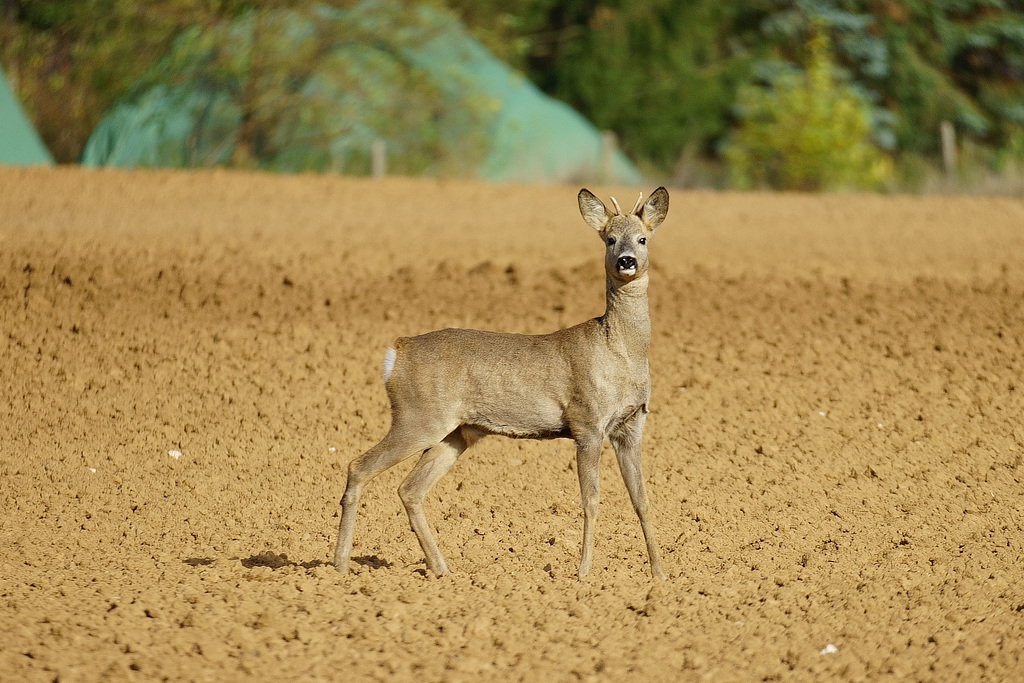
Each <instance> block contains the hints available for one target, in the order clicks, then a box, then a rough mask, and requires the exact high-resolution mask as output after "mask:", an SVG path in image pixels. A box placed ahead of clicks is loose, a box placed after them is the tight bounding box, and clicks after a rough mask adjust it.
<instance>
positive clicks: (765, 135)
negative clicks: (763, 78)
mask: <svg viewBox="0 0 1024 683" xmlns="http://www.w3.org/2000/svg"><path fill="white" fill-rule="evenodd" d="M739 110H740V113H741V116H742V122H741V124H740V126H739V128H738V129H737V130H736V132H735V133H734V135H733V136H732V139H731V140H730V142H729V144H728V145H727V147H726V150H725V158H726V161H727V163H728V165H729V169H730V171H731V173H732V177H733V184H734V186H735V187H738V188H751V187H771V188H779V189H789V190H843V189H859V188H879V187H882V186H883V185H884V184H885V182H886V181H887V180H889V178H890V175H891V174H890V172H889V167H888V165H887V163H886V162H885V160H884V159H883V157H882V155H881V154H880V153H879V151H878V148H877V147H876V146H875V145H874V144H873V143H872V140H871V121H870V109H869V107H868V104H867V102H865V101H864V99H863V98H862V96H861V95H859V94H858V93H857V92H855V91H854V90H853V89H851V88H850V87H849V85H847V84H845V83H843V82H841V81H840V80H839V79H838V78H837V76H836V69H835V65H834V63H833V61H832V56H831V50H830V46H829V40H828V37H827V36H826V35H825V34H824V33H823V32H821V31H817V32H815V33H814V34H812V36H811V39H810V41H809V43H808V55H807V59H806V63H805V68H804V70H803V71H802V72H796V71H791V72H786V73H782V74H780V75H779V76H778V77H777V78H776V79H775V81H774V83H772V85H771V87H756V86H746V87H745V88H743V89H742V90H741V92H740V97H739Z"/></svg>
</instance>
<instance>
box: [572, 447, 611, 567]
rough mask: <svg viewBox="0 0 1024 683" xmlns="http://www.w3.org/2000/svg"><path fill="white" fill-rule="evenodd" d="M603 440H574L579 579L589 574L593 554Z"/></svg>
mask: <svg viewBox="0 0 1024 683" xmlns="http://www.w3.org/2000/svg"><path fill="white" fill-rule="evenodd" d="M603 443H604V439H603V438H602V437H600V436H598V435H590V436H587V437H585V438H577V440H576V474H578V475H579V478H580V504H581V505H582V506H583V552H582V554H581V555H580V570H579V574H578V575H577V576H578V577H579V578H580V579H582V578H583V577H584V576H586V575H587V573H588V572H590V563H591V560H592V557H593V552H594V529H595V528H596V526H597V505H598V502H599V499H600V492H599V487H600V470H601V467H600V466H601V446H602V445H603Z"/></svg>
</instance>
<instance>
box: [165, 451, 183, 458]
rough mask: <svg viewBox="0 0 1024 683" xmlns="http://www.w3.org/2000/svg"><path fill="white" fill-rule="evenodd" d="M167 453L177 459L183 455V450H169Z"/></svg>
mask: <svg viewBox="0 0 1024 683" xmlns="http://www.w3.org/2000/svg"><path fill="white" fill-rule="evenodd" d="M167 455H169V456H171V457H172V458H174V459H175V460H177V459H178V458H180V457H181V451H167Z"/></svg>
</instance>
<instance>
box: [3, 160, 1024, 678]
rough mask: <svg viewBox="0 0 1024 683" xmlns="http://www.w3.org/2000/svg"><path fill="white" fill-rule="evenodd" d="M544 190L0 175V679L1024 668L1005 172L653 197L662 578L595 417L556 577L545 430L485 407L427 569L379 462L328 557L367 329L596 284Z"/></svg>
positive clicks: (368, 378) (586, 246)
mask: <svg viewBox="0 0 1024 683" xmlns="http://www.w3.org/2000/svg"><path fill="white" fill-rule="evenodd" d="M576 189H577V188H569V187H500V186H493V185H481V184H474V183H461V182H432V181H413V180H400V179H394V180H387V181H377V182H374V181H369V180H365V181H364V180H351V179H337V178H324V177H311V176H309V177H289V178H281V177H273V176H265V175H247V174H237V173H225V172H211V173H165V172H134V173H127V172H115V171H85V170H79V169H69V168H58V169H55V170H13V169H6V170H0V302H2V304H0V305H2V307H0V335H2V336H0V500H2V505H3V508H2V509H3V515H2V517H0V549H2V559H0V578H2V582H0V598H2V599H0V639H2V645H0V672H4V673H3V676H2V677H3V678H4V680H29V681H50V680H55V679H59V680H61V681H76V680H81V681H94V680H102V679H105V678H109V679H114V680H136V679H138V680H154V679H171V680H207V679H208V680H215V681H222V680H241V679H249V678H256V679H260V680H273V679H286V680H297V679H301V680H309V679H324V680H330V679H333V680H346V681H348V680H360V679H371V678H386V679H388V680H410V679H414V678H415V679H416V680H428V681H429V680H453V681H460V680H465V681H470V680H479V679H480V678H482V677H485V678H487V679H498V680H505V679H527V680H548V679H555V680H573V679H576V678H582V679H588V680H590V679H593V680H617V679H626V678H634V677H640V676H643V677H646V678H648V679H651V680H689V679H698V678H703V677H709V678H711V679H713V680H757V679H762V678H763V679H773V678H783V679H785V680H823V679H833V678H836V679H844V680H847V679H848V680H859V679H879V678H890V677H892V676H893V675H908V676H911V677H912V678H914V679H917V680H950V679H953V678H957V677H963V678H966V679H969V680H980V679H990V680H1009V679H1011V678H1014V677H1015V676H1020V668H1019V667H1020V662H1021V659H1022V656H1024V569H1022V567H1024V549H1022V548H1024V512H1022V510H1024V462H1022V456H1024V422H1022V416H1024V400H1022V397H1024V346H1022V344H1024V202H1021V201H1013V200H1001V199H971V198H938V197H933V198H910V197H889V198H884V197H875V196H801V195H783V196H779V195H758V194H717V193H686V192H675V193H673V196H672V208H671V211H670V212H669V217H668V220H667V221H666V223H665V225H664V226H663V227H662V228H661V230H659V232H658V235H657V236H656V237H655V239H654V240H653V241H652V243H651V246H652V249H651V253H652V259H653V261H654V266H653V271H652V285H651V308H652V318H653V325H654V340H653V345H652V349H651V368H652V379H653V392H654V393H653V401H652V407H653V413H652V414H651V416H650V419H649V421H648V423H647V425H648V426H647V433H646V440H645V464H646V477H647V480H648V484H649V490H650V493H651V499H652V501H651V502H652V508H653V509H652V513H653V519H654V521H655V522H656V526H657V529H658V531H659V534H660V542H661V547H662V549H663V553H664V556H665V564H666V569H667V570H668V572H669V575H670V579H669V580H668V581H667V582H663V583H662V582H654V581H652V579H650V578H649V573H648V565H647V558H646V552H645V550H644V546H643V542H642V539H641V538H640V533H639V525H638V524H637V522H636V519H635V516H634V514H633V512H632V510H631V509H630V507H629V504H628V501H627V497H626V494H625V488H624V486H623V485H622V483H621V480H620V478H619V475H618V472H617V471H616V469H615V464H614V458H613V457H608V456H610V451H609V452H606V457H605V461H604V463H603V464H602V481H603V487H604V488H603V494H604V495H603V500H602V503H601V519H600V523H599V527H598V534H597V547H596V558H595V566H594V570H593V572H592V574H591V575H590V576H589V577H588V578H587V579H586V580H585V581H583V582H582V583H580V582H577V581H576V578H575V569H576V564H577V562H578V559H579V558H578V553H579V546H580V540H581V536H582V530H581V528H582V515H581V512H580V510H579V499H578V491H577V483H576V476H575V473H574V471H573V448H572V444H571V443H570V442H569V441H564V440H563V441H547V442H534V441H512V440H507V439H501V438H497V437H494V438H488V439H485V440H484V441H483V442H482V443H480V444H478V445H477V446H475V447H474V448H473V449H471V450H470V451H469V452H468V453H467V454H466V455H465V456H463V458H462V459H461V460H460V462H459V463H458V464H457V465H456V466H455V468H454V469H453V470H452V472H451V473H450V474H449V475H448V476H447V477H446V478H445V479H443V480H442V481H441V483H440V484H438V486H437V487H436V489H435V490H434V492H432V494H431V496H430V498H429V502H428V511H427V512H428V516H429V517H430V519H431V522H432V524H434V525H435V527H436V529H437V531H438V536H439V541H440V544H441V548H442V550H443V552H444V553H445V555H446V557H447V560H448V563H449V565H450V566H451V568H452V570H453V574H452V575H450V576H448V577H445V578H443V579H435V578H433V577H432V576H427V575H426V572H425V571H424V564H423V559H422V554H421V551H420V549H419V546H418V545H417V543H416V541H415V538H414V536H413V534H412V533H411V531H409V529H408V526H407V522H406V518H405V513H404V511H403V509H402V507H401V504H400V502H399V499H398V496H397V494H396V488H397V486H398V484H399V482H400V481H401V479H402V477H403V476H404V473H405V472H407V471H408V469H409V468H410V467H411V464H412V463H411V462H408V463H403V465H400V466H399V467H396V468H395V469H394V470H393V471H390V472H387V473H386V474H384V475H382V476H381V477H380V478H379V479H378V480H376V481H375V482H374V483H373V484H372V485H371V486H370V488H369V490H368V492H367V494H366V495H365V497H364V501H365V505H364V507H363V509H362V510H361V513H360V515H361V516H360V518H359V522H358V526H357V532H356V546H355V549H354V552H353V556H354V561H353V563H352V567H353V569H354V572H355V573H354V574H350V575H348V576H340V575H339V574H337V572H335V571H334V568H333V566H331V565H330V563H329V559H330V557H331V553H332V552H333V543H334V535H335V531H336V525H337V515H338V510H339V506H338V499H339V496H340V494H341V492H342V489H343V487H344V483H345V466H346V463H347V462H348V461H349V460H350V459H351V458H352V457H354V456H355V455H357V454H359V453H360V452H362V451H363V450H365V449H366V448H368V447H369V446H370V445H372V444H373V443H374V442H375V441H376V440H377V439H379V438H380V436H381V435H383V433H384V432H385V430H386V428H387V425H388V412H387V402H386V398H385V395H384V391H383V388H382V385H381V382H380V376H379V375H380V362H381V358H382V353H383V350H384V348H385V347H386V346H387V345H388V344H389V343H390V342H391V340H392V339H393V338H394V337H396V336H399V335H408V334H414V333H419V332H423V331H427V330H429V329H433V328H438V327H444V326H454V325H457V326H467V327H478V328H486V329H495V330H506V331H518V332H544V331H550V330H552V329H555V328H556V327H559V326H565V325H568V324H571V323H575V322H578V321H580V320H583V319H585V318H587V317H591V316H594V315H598V314H600V313H601V312H602V307H603V275H602V270H601V255H602V250H601V246H600V243H599V242H598V240H597V239H596V237H595V236H594V234H593V232H592V231H591V230H590V229H589V228H587V227H586V225H585V224H584V223H583V221H582V220H581V219H580V217H579V215H578V212H577V209H576V206H575V203H576V202H575V193H576ZM592 189H594V190H599V192H598V194H599V195H601V196H602V197H607V196H608V194H610V193H611V194H616V195H617V196H620V197H622V198H624V200H625V201H629V199H630V198H631V197H633V196H635V191H632V190H626V189H624V188H592ZM645 189H646V190H650V189H651V188H645ZM171 451H179V452H180V453H181V455H180V457H178V458H175V457H172V455H170V452H171ZM830 644H832V645H834V647H835V648H836V651H835V652H834V653H831V654H828V653H826V654H822V653H821V652H822V650H823V649H825V648H826V646H828V645H830Z"/></svg>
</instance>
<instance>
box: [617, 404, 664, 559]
mask: <svg viewBox="0 0 1024 683" xmlns="http://www.w3.org/2000/svg"><path fill="white" fill-rule="evenodd" d="M646 421H647V413H646V409H645V408H640V409H639V410H637V411H636V412H635V413H633V414H632V415H631V416H629V417H628V418H626V420H625V421H624V422H623V423H622V424H621V425H619V427H618V428H616V429H615V430H614V431H613V432H612V433H611V434H610V435H609V441H611V442H612V448H614V449H615V458H616V460H618V461H619V471H620V472H622V479H623V481H625V482H626V490H627V491H629V499H630V500H631V501H632V502H633V509H634V510H635V511H636V516H637V517H638V518H639V519H640V528H641V529H642V530H643V532H644V541H645V542H646V543H647V554H648V556H649V557H650V559H651V574H653V575H654V576H655V578H659V579H664V578H666V576H665V570H664V569H663V568H662V566H661V554H660V553H659V551H658V542H657V541H656V540H655V539H654V527H653V526H651V523H650V521H649V520H648V519H647V489H646V488H645V487H644V475H643V469H642V468H641V466H640V442H641V440H642V438H643V431H644V422H646Z"/></svg>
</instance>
